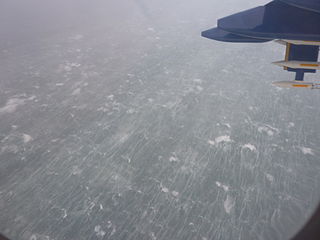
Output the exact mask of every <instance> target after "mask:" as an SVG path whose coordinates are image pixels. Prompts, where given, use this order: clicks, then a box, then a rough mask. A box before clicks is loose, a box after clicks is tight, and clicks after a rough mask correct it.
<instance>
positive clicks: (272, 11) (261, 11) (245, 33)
mask: <svg viewBox="0 0 320 240" xmlns="http://www.w3.org/2000/svg"><path fill="white" fill-rule="evenodd" d="M202 36H203V37H206V38H209V39H213V40H217V41H224V42H238V43H239V42H245V43H262V42H268V41H272V40H277V39H279V40H282V42H283V43H285V44H286V45H287V51H286V56H285V61H282V62H286V65H285V66H284V67H285V69H286V70H288V71H291V72H296V80H303V78H304V73H307V72H311V73H314V72H316V70H317V69H319V67H320V63H317V60H318V55H319V46H320V0H274V1H272V2H270V3H268V4H266V5H265V6H259V7H256V8H253V9H249V10H246V11H243V12H240V13H236V14H233V15H231V16H228V17H225V18H222V19H219V20H218V24H217V27H216V28H212V29H209V30H206V31H204V32H202ZM292 61H295V62H304V64H301V66H300V67H297V68H292V67H290V66H291V65H292V64H291V63H292ZM305 62H308V63H310V64H309V66H307V68H304V66H305V64H306V63H305ZM308 63H307V64H308ZM316 65H317V66H316Z"/></svg>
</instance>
